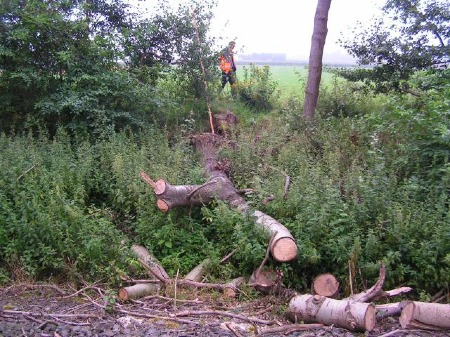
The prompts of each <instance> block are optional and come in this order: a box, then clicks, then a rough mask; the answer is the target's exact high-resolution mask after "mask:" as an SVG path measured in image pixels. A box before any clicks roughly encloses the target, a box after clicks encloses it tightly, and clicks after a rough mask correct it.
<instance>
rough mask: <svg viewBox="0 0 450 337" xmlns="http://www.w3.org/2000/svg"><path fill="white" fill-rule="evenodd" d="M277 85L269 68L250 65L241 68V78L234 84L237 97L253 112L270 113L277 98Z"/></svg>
mask: <svg viewBox="0 0 450 337" xmlns="http://www.w3.org/2000/svg"><path fill="white" fill-rule="evenodd" d="M277 85H278V84H277V82H276V81H275V80H273V79H272V77H271V74H270V67H269V66H263V67H258V66H256V65H254V64H250V65H249V66H248V67H244V68H243V77H242V79H240V80H239V81H238V82H237V83H236V86H237V89H236V91H237V96H238V97H239V100H240V101H241V102H242V103H244V104H245V105H247V106H248V107H250V108H251V109H252V110H254V111H270V110H271V109H272V108H273V106H274V102H275V101H276V99H277V98H278V97H279V93H278V92H277Z"/></svg>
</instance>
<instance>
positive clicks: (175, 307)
mask: <svg viewBox="0 0 450 337" xmlns="http://www.w3.org/2000/svg"><path fill="white" fill-rule="evenodd" d="M179 272H180V269H177V275H176V276H175V282H174V283H173V287H174V296H173V308H174V310H177V282H178V275H179Z"/></svg>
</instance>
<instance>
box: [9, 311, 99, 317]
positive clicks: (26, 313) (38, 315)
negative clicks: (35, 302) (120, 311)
mask: <svg viewBox="0 0 450 337" xmlns="http://www.w3.org/2000/svg"><path fill="white" fill-rule="evenodd" d="M2 313H5V314H12V315H22V316H32V317H35V316H37V317H40V316H42V317H45V316H49V317H53V318H55V317H56V318H98V317H99V316H98V315H93V314H43V313H38V312H32V311H18V310H3V311H2Z"/></svg>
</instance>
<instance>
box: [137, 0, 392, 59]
mask: <svg viewBox="0 0 450 337" xmlns="http://www.w3.org/2000/svg"><path fill="white" fill-rule="evenodd" d="M156 1H157V0H145V1H139V3H140V4H141V5H145V6H147V7H151V6H152V5H153V4H154V3H156ZM179 2H180V0H171V1H170V3H171V4H172V3H173V4H174V5H175V4H176V3H179ZM385 2H386V0H332V2H331V8H330V11H329V13H328V35H327V40H326V44H325V53H324V61H325V62H340V61H350V60H351V57H350V56H349V55H348V54H347V53H346V51H345V50H344V49H342V48H340V47H339V45H338V43H337V40H338V39H339V37H340V36H341V32H343V33H345V32H346V31H350V28H352V27H354V26H355V25H356V23H357V21H361V22H363V23H366V22H368V21H369V20H370V19H371V18H372V17H373V16H374V15H379V14H380V13H381V10H380V8H381V6H382V5H383V4H384V3H385ZM316 7H317V0H277V1H262V0H218V7H217V8H216V9H215V10H214V13H215V18H214V19H213V21H212V25H211V33H212V34H213V35H214V36H216V37H223V39H224V40H223V43H224V44H226V43H227V42H228V41H229V40H236V43H237V46H236V49H235V51H237V53H238V55H239V54H252V53H283V54H286V57H287V58H288V59H295V60H308V58H309V51H310V47H311V36H312V32H313V28H314V14H315V11H316ZM238 58H239V57H238Z"/></svg>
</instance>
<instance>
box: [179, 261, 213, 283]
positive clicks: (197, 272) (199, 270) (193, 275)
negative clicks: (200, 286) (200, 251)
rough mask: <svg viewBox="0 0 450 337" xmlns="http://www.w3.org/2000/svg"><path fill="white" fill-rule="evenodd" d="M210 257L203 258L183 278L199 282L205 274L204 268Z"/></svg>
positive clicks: (206, 266)
mask: <svg viewBox="0 0 450 337" xmlns="http://www.w3.org/2000/svg"><path fill="white" fill-rule="evenodd" d="M210 262H211V260H210V259H204V260H203V261H202V262H201V263H200V264H199V265H198V266H196V267H195V268H194V269H192V270H191V271H190V272H189V273H188V274H187V275H186V276H185V277H184V279H185V280H190V281H194V282H201V281H202V278H203V276H204V275H205V271H206V268H208V265H209V264H210Z"/></svg>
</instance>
